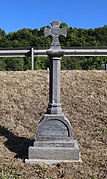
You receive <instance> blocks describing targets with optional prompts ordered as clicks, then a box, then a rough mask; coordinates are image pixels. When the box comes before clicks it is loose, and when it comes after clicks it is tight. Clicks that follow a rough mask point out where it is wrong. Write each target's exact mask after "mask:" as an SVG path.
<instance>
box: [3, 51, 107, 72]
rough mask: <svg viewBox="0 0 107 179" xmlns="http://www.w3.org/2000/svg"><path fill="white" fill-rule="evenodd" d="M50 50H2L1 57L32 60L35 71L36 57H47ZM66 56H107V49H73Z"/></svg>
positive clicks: (65, 52)
mask: <svg viewBox="0 0 107 179" xmlns="http://www.w3.org/2000/svg"><path fill="white" fill-rule="evenodd" d="M48 50H49V49H34V48H26V49H25V48H5V49H0V57H26V56H30V57H31V58H32V70H34V57H36V56H47V53H46V51H48ZM62 50H63V51H64V56H107V48H97V47H96V48H83V47H79V48H78V47H73V48H70V49H66V48H65V49H64V48H62Z"/></svg>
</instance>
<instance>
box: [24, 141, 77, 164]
mask: <svg viewBox="0 0 107 179" xmlns="http://www.w3.org/2000/svg"><path fill="white" fill-rule="evenodd" d="M37 143H38V144H37V146H36V145H35V146H34V147H29V156H28V157H29V159H27V160H25V162H26V163H40V162H44V163H47V162H49V161H50V162H49V163H51V162H52V163H57V162H61V161H62V162H64V161H66V162H67V161H69V162H74V161H80V154H79V148H78V144H77V141H76V140H74V142H73V143H70V142H63V141H62V143H61V142H60V143H59V144H58V142H53V143H52V142H51V143H50V142H49V143H48V144H49V145H50V146H49V145H47V143H46V144H45V143H44V144H45V145H44V144H42V145H41V142H40V143H39V142H37ZM39 145H40V146H41V147H40V146H39ZM55 145H56V146H55ZM61 145H62V147H61ZM38 146H39V147H38Z"/></svg>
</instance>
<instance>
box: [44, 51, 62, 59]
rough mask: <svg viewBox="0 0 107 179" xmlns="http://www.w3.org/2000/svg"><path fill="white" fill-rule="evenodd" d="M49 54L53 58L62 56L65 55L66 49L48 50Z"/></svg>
mask: <svg viewBox="0 0 107 179" xmlns="http://www.w3.org/2000/svg"><path fill="white" fill-rule="evenodd" d="M46 53H47V55H48V56H49V57H51V58H53V57H59V58H60V57H62V56H63V55H64V51H63V50H56V49H55V50H51V49H50V50H48V51H47V52H46Z"/></svg>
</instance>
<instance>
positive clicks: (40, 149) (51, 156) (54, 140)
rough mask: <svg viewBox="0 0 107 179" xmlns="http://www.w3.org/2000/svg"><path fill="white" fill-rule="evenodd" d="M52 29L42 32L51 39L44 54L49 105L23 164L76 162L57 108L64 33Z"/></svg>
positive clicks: (76, 155)
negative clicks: (47, 61)
mask: <svg viewBox="0 0 107 179" xmlns="http://www.w3.org/2000/svg"><path fill="white" fill-rule="evenodd" d="M52 25H53V27H52V29H45V30H44V34H45V36H46V37H47V36H48V35H51V36H52V37H53V41H52V44H51V48H50V49H49V50H48V51H47V55H48V56H49V60H50V86H49V103H48V107H47V112H46V114H44V116H43V117H42V120H40V123H39V126H38V128H37V131H36V135H35V142H34V146H30V147H29V151H28V159H26V161H25V162H26V163H40V162H45V163H49V164H51V163H57V162H62V161H63V162H74V161H80V153H79V147H78V143H77V141H76V139H75V138H74V134H73V131H72V127H71V124H70V122H69V120H68V119H67V118H66V117H65V115H64V113H63V112H62V108H61V104H60V63H61V57H62V56H63V55H64V51H63V50H62V49H61V47H60V43H59V39H58V38H59V36H60V35H64V36H65V37H66V35H67V30H66V29H65V28H63V29H59V25H60V22H59V21H53V22H52Z"/></svg>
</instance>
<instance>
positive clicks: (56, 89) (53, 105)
mask: <svg viewBox="0 0 107 179" xmlns="http://www.w3.org/2000/svg"><path fill="white" fill-rule="evenodd" d="M60 67H61V57H57V56H50V86H49V87H50V88H49V104H48V109H47V113H48V114H61V113H62V108H61V104H60Z"/></svg>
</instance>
